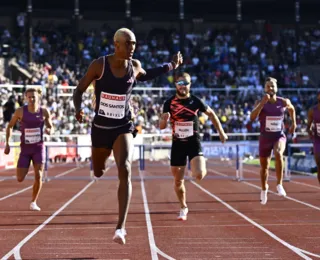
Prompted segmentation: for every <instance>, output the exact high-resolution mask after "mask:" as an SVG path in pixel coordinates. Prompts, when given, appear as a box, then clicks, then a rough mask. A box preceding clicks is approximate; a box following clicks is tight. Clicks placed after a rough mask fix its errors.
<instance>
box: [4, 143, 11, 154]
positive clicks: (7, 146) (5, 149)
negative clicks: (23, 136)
mask: <svg viewBox="0 0 320 260" xmlns="http://www.w3.org/2000/svg"><path fill="white" fill-rule="evenodd" d="M9 153H10V146H9V145H8V144H6V147H5V148H4V154H9Z"/></svg>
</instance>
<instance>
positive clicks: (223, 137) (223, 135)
mask: <svg viewBox="0 0 320 260" xmlns="http://www.w3.org/2000/svg"><path fill="white" fill-rule="evenodd" d="M204 113H205V114H206V115H207V116H208V117H209V119H210V120H211V122H212V124H213V125H214V128H215V129H216V130H217V131H218V133H219V136H220V140H221V142H222V143H224V142H225V141H226V140H227V139H228V137H227V135H226V133H225V132H224V130H223V128H222V125H221V123H220V120H219V118H218V117H217V115H216V113H215V112H214V111H213V110H212V109H211V108H210V107H208V108H207V110H206V111H205V112H204Z"/></svg>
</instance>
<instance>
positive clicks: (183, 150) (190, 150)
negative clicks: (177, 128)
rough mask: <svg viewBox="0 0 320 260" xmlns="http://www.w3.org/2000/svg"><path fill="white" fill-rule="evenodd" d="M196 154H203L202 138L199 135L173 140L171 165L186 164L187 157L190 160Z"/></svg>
mask: <svg viewBox="0 0 320 260" xmlns="http://www.w3.org/2000/svg"><path fill="white" fill-rule="evenodd" d="M196 156H203V152H202V148H201V143H200V139H199V138H198V137H195V138H191V139H189V140H186V141H177V140H173V141H172V147H171V160H170V165H171V166H186V164H187V157H188V159H189V162H190V161H191V160H192V159H193V158H194V157H196Z"/></svg>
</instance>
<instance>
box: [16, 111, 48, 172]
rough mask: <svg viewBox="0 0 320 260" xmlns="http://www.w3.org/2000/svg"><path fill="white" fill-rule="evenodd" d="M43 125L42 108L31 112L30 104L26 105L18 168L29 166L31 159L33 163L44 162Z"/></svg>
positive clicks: (21, 127)
mask: <svg viewBox="0 0 320 260" xmlns="http://www.w3.org/2000/svg"><path fill="white" fill-rule="evenodd" d="M43 126H44V120H43V114H42V108H39V110H38V111H37V112H36V113H30V112H29V111H28V106H24V107H23V116H22V120H21V122H20V131H21V144H20V147H21V152H20V156H19V160H18V168H29V166H30V161H31V160H32V161H33V164H43V163H44V157H45V156H44V145H43Z"/></svg>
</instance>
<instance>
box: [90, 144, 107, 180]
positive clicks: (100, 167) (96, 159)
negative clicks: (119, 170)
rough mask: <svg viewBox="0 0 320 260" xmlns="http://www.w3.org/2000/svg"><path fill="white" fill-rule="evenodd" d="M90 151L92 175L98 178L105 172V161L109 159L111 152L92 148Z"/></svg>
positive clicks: (105, 149)
mask: <svg viewBox="0 0 320 260" xmlns="http://www.w3.org/2000/svg"><path fill="white" fill-rule="evenodd" d="M91 151H92V155H91V160H92V167H93V173H94V176H96V177H97V178H100V177H101V176H102V175H103V173H104V171H105V168H106V161H107V159H108V158H109V156H110V154H111V151H112V150H111V149H107V148H98V147H92V148H91Z"/></svg>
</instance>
